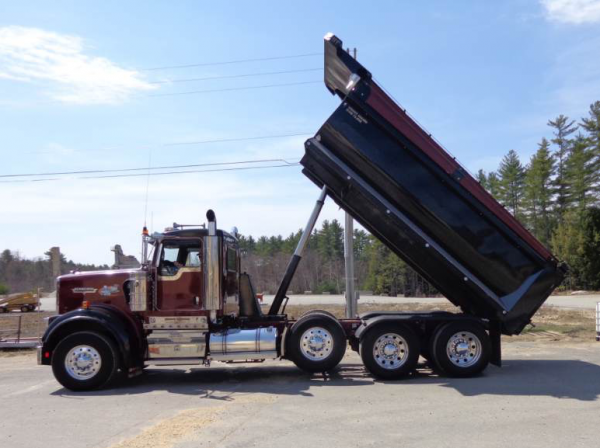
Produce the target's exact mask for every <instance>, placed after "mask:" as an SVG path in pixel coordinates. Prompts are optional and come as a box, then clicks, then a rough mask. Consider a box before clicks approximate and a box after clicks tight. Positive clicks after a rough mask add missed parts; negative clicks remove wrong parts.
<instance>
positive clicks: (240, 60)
mask: <svg viewBox="0 0 600 448" xmlns="http://www.w3.org/2000/svg"><path fill="white" fill-rule="evenodd" d="M322 55H323V53H304V54H295V55H290V56H271V57H267V58H251V59H237V60H232V61H221V62H201V63H197V64H186V65H166V66H162V67H150V68H143V69H141V70H142V71H147V72H149V71H156V70H170V69H179V68H191V67H210V66H215V65H229V64H242V63H245V62H261V61H275V60H281V59H297V58H307V57H311V56H322Z"/></svg>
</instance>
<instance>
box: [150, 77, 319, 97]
mask: <svg viewBox="0 0 600 448" xmlns="http://www.w3.org/2000/svg"><path fill="white" fill-rule="evenodd" d="M322 82H323V81H302V82H288V83H281V84H266V85H262V86H251V87H228V88H225V89H208V90H192V91H190V92H173V93H155V94H153V95H146V96H148V97H159V96H177V95H193V94H197V93H214V92H231V91H238V90H256V89H269V88H272V87H288V86H300V85H305V84H320V83H322Z"/></svg>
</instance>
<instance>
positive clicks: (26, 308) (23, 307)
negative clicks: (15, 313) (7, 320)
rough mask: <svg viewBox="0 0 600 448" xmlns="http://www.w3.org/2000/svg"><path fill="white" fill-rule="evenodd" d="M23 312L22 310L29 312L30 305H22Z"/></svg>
mask: <svg viewBox="0 0 600 448" xmlns="http://www.w3.org/2000/svg"><path fill="white" fill-rule="evenodd" d="M21 312H22V313H27V312H29V307H28V306H27V305H23V306H22V307H21Z"/></svg>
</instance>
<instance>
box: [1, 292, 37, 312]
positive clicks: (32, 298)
mask: <svg viewBox="0 0 600 448" xmlns="http://www.w3.org/2000/svg"><path fill="white" fill-rule="evenodd" d="M39 306H40V298H39V294H35V293H32V292H26V293H18V294H9V295H7V296H6V297H0V313H8V312H10V311H15V310H19V311H21V312H22V313H27V312H30V311H34V310H35V309H36V308H37V307H39Z"/></svg>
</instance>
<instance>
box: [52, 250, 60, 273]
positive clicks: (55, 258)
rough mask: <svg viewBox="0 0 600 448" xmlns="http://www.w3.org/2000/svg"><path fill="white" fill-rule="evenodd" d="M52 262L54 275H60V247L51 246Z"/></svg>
mask: <svg viewBox="0 0 600 448" xmlns="http://www.w3.org/2000/svg"><path fill="white" fill-rule="evenodd" d="M50 262H51V265H52V277H54V278H56V277H58V276H59V275H60V247H51V248H50Z"/></svg>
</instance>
